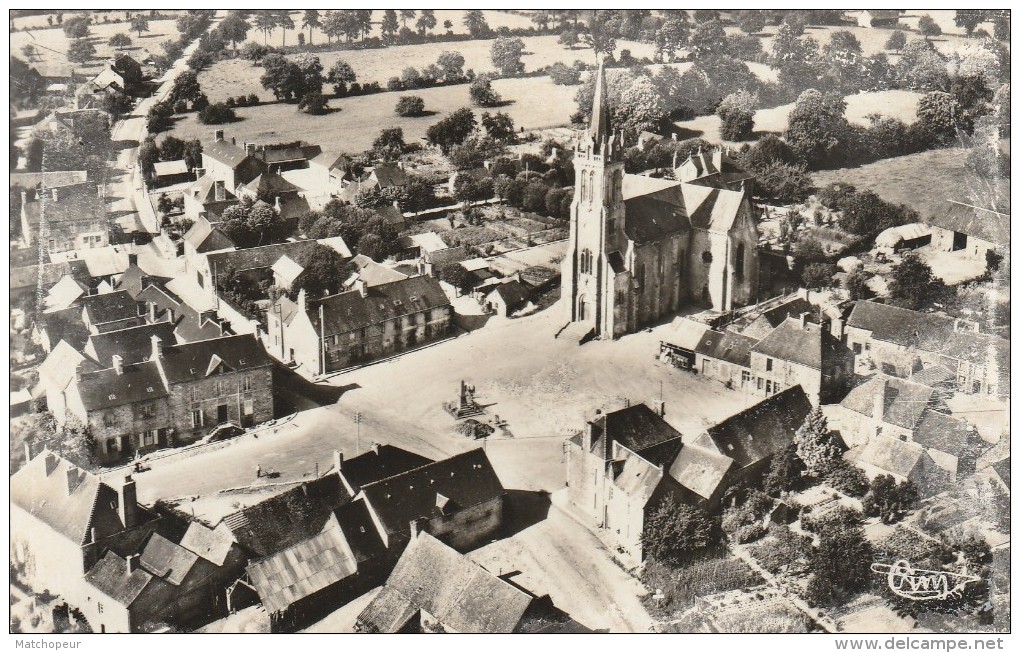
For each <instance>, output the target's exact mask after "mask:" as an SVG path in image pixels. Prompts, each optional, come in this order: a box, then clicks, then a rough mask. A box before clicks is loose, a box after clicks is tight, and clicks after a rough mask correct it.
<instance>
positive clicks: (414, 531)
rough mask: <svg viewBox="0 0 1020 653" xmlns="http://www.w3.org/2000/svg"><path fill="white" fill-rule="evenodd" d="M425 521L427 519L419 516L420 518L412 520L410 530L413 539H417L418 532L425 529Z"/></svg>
mask: <svg viewBox="0 0 1020 653" xmlns="http://www.w3.org/2000/svg"><path fill="white" fill-rule="evenodd" d="M424 522H425V520H424V519H421V518H419V519H412V520H411V528H410V531H411V539H412V540H413V539H416V538H417V537H418V534H419V533H421V532H422V531H424V530H425V529H424V528H423V526H424Z"/></svg>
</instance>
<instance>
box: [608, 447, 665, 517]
mask: <svg viewBox="0 0 1020 653" xmlns="http://www.w3.org/2000/svg"><path fill="white" fill-rule="evenodd" d="M612 460H613V462H612V465H611V469H612V478H611V480H612V483H613V486H614V487H616V488H617V489H618V490H619V491H620V492H622V493H623V494H625V495H626V496H627V497H628V499H629V500H630V501H632V502H636V503H637V505H641V506H644V505H646V504H647V503H648V502H649V501H650V500H651V498H652V494H653V493H654V492H655V490H656V488H658V487H659V482H660V481H662V476H663V472H662V469H661V468H659V467H657V466H656V465H653V464H652V463H650V462H649V461H647V460H645V459H644V458H642V457H641V456H639V455H637V454H636V453H634V452H633V451H631V450H630V449H628V448H627V447H624V446H621V445H620V443H619V442H614V443H613V457H612Z"/></svg>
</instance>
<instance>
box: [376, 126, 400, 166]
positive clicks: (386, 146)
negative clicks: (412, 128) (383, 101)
mask: <svg viewBox="0 0 1020 653" xmlns="http://www.w3.org/2000/svg"><path fill="white" fill-rule="evenodd" d="M404 147H406V145H405V143H404V130H403V129H401V128H400V127H387V128H385V129H383V130H382V131H381V132H379V135H378V136H376V137H375V140H374V141H372V150H373V151H375V152H376V153H377V154H378V155H379V156H381V157H383V158H384V159H387V160H392V159H396V158H397V157H399V156H400V155H401V154H403V153H404Z"/></svg>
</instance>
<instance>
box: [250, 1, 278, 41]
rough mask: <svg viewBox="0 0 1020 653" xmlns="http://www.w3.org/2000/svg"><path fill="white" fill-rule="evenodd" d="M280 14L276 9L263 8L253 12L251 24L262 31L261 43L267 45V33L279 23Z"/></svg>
mask: <svg viewBox="0 0 1020 653" xmlns="http://www.w3.org/2000/svg"><path fill="white" fill-rule="evenodd" d="M279 20H280V14H279V12H277V11H272V10H268V9H263V10H260V11H256V12H253V15H252V24H253V25H254V26H255V29H257V30H259V31H260V32H262V35H263V45H269V33H270V32H272V31H273V30H274V29H276V28H277V26H278V25H279Z"/></svg>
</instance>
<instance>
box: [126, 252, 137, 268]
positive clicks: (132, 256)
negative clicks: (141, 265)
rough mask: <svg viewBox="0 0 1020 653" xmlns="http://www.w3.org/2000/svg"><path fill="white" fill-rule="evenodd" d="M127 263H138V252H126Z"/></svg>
mask: <svg viewBox="0 0 1020 653" xmlns="http://www.w3.org/2000/svg"><path fill="white" fill-rule="evenodd" d="M128 265H138V254H128Z"/></svg>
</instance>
